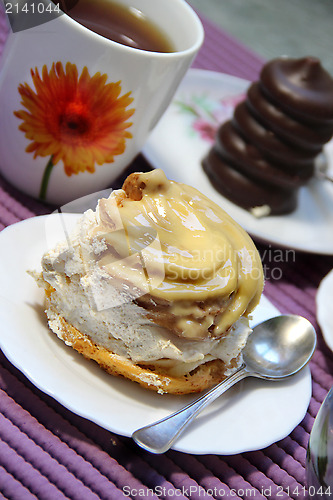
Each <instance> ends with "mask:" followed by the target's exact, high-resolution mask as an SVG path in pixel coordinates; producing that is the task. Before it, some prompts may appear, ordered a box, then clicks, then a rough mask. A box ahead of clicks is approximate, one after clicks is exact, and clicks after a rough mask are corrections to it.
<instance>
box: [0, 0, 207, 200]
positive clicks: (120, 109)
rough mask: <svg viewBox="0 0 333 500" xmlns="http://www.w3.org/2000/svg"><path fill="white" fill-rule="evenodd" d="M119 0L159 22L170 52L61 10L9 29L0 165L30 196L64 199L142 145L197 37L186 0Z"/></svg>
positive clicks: (0, 82)
mask: <svg viewBox="0 0 333 500" xmlns="http://www.w3.org/2000/svg"><path fill="white" fill-rule="evenodd" d="M117 1H118V2H119V3H122V4H124V5H131V6H134V7H136V8H137V9H139V11H141V12H142V13H143V14H145V15H146V16H147V18H148V19H150V20H151V21H152V22H154V23H155V24H156V25H157V26H160V27H161V28H162V29H163V31H164V32H165V33H166V35H167V36H168V37H169V39H170V40H171V41H172V44H173V46H174V51H173V52H167V53H162V52H151V51H145V50H140V49H137V48H132V47H128V46H125V45H121V44H120V43H116V42H114V41H111V40H109V39H107V38H104V37H102V36H101V35H99V34H97V33H95V32H93V31H90V30H89V29H87V28H86V27H84V26H83V25H81V24H79V23H78V22H77V21H75V20H73V19H72V18H71V17H69V16H68V15H67V14H62V15H59V16H56V17H55V18H53V19H51V18H50V20H49V21H47V22H44V23H42V24H39V25H38V26H35V27H30V28H28V29H23V30H21V31H16V32H13V31H11V32H10V34H9V37H8V40H7V43H6V46H5V50H4V53H3V56H2V60H1V67H0V127H1V133H0V172H1V174H2V175H3V176H4V177H5V178H6V179H7V180H8V181H9V182H10V183H11V184H13V185H14V186H16V187H17V188H18V189H20V190H21V191H23V192H25V193H26V194H28V195H30V196H32V197H34V198H39V199H42V200H45V201H46V202H48V203H53V204H59V205H61V204H64V203H67V202H69V201H71V200H73V199H75V198H79V197H81V196H84V195H86V194H89V193H92V192H95V191H99V190H101V189H104V188H106V187H109V186H110V185H111V184H112V182H113V181H114V180H115V179H116V178H117V177H119V175H120V174H121V173H122V172H123V171H124V170H125V168H126V167H127V166H128V165H129V164H130V163H131V161H132V160H133V159H134V158H135V156H136V155H137V154H138V153H139V152H140V150H141V149H142V147H143V145H144V143H145V141H146V139H147V137H148V135H149V132H150V131H151V130H152V128H153V127H154V125H155V124H156V123H157V121H158V120H159V119H160V117H161V115H162V114H163V112H164V111H165V109H166V108H167V106H168V104H169V103H170V101H171V99H172V97H173V95H174V93H175V91H176V89H177V87H178V85H179V83H180V82H181V80H182V78H183V76H184V74H185V73H186V71H187V69H188V68H189V66H190V65H191V63H192V61H193V58H194V57H195V55H196V54H197V52H198V50H199V48H200V46H201V44H202V42H203V38H204V31H203V27H202V24H201V22H200V20H199V18H198V16H197V15H196V14H195V12H194V11H193V10H192V8H191V7H190V6H189V5H188V4H187V3H186V2H185V1H184V0H121V1H120V0H117ZM12 4H13V2H12ZM33 4H34V5H35V6H36V7H38V6H39V7H38V8H39V9H41V7H40V5H43V6H44V7H42V8H43V10H44V11H45V9H46V8H48V9H49V10H50V9H52V8H54V6H55V4H53V2H50V0H40V1H37V2H32V3H30V7H31V5H33ZM17 5H19V3H18V4H17ZM26 5H29V2H28V4H26ZM50 6H51V7H50ZM52 6H53V7H52ZM36 7H34V8H36ZM20 15H22V16H23V15H24V13H20ZM45 15H47V11H45V13H44V16H45ZM170 147H172V144H170Z"/></svg>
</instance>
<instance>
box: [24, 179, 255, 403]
mask: <svg viewBox="0 0 333 500" xmlns="http://www.w3.org/2000/svg"><path fill="white" fill-rule="evenodd" d="M41 267H42V270H41V272H39V273H36V272H35V273H34V277H35V278H36V279H37V282H38V284H39V285H40V286H42V287H43V288H44V289H45V296H46V314H47V318H48V324H49V326H50V329H51V330H52V331H53V332H54V333H56V334H57V335H58V337H59V338H60V339H62V340H63V341H64V342H65V343H66V344H67V345H69V346H71V347H73V348H74V349H75V350H77V351H78V352H80V353H81V354H83V356H85V357H86V358H89V359H93V360H95V361H96V362H97V363H98V364H99V365H100V366H101V367H102V368H103V369H105V370H106V371H107V372H108V373H110V374H112V375H122V376H124V377H126V378H128V379H130V380H133V381H135V382H138V383H139V384H140V385H141V386H143V387H146V388H149V389H153V390H155V391H157V392H160V393H163V392H166V393H173V394H186V393H190V392H199V391H202V390H204V389H206V388H208V387H210V386H211V385H213V384H215V383H217V382H220V381H221V380H223V379H224V378H225V376H226V375H228V374H230V373H232V372H233V371H235V370H236V369H237V367H238V366H239V365H240V364H241V362H242V355H241V352H242V349H243V347H244V346H245V343H246V340H247V337H248V335H249V334H250V332H251V329H250V328H249V315H250V313H251V311H253V309H254V308H255V307H256V305H257V304H258V302H259V300H260V296H261V293H262V289H263V270H262V265H261V260H260V256H259V254H258V252H257V249H256V247H255V246H254V243H253V242H252V240H251V238H250V237H249V235H248V234H247V233H246V232H245V231H244V230H243V229H242V228H241V227H240V226H239V225H238V224H237V223H236V222H235V221H234V220H233V219H231V217H230V216H228V215H227V214H226V213H225V212H224V211H223V210H222V209H221V208H220V207H219V206H217V205H216V204H214V203H213V202H212V201H210V200H209V199H208V198H206V197H205V196H204V195H202V194H201V193H200V192H199V191H197V190H196V189H194V188H192V187H190V186H187V185H184V184H179V183H176V182H173V181H170V180H168V179H167V178H166V176H165V174H164V173H163V171H162V170H159V169H157V170H153V171H152V172H148V173H134V174H131V175H129V177H127V179H126V180H125V182H124V184H123V187H122V189H119V190H116V191H113V192H112V193H111V195H110V196H109V198H103V199H100V200H99V202H98V205H97V208H96V210H95V211H92V210H88V211H86V212H85V213H84V214H83V216H82V217H80V219H79V221H78V223H77V226H76V229H75V231H74V233H73V234H72V235H71V236H70V237H69V238H67V239H66V241H64V242H60V243H59V244H58V245H57V246H56V248H54V249H52V250H49V251H47V252H46V253H45V255H44V256H43V257H42V262H41Z"/></svg>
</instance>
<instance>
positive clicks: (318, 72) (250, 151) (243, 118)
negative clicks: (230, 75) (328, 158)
mask: <svg viewBox="0 0 333 500" xmlns="http://www.w3.org/2000/svg"><path fill="white" fill-rule="evenodd" d="M332 134H333V78H332V77H331V75H329V73H327V71H326V70H325V69H324V68H323V67H322V66H321V63H320V61H319V60H318V59H316V58H314V57H305V58H302V59H291V58H287V57H285V58H277V59H273V60H272V61H270V62H268V63H267V64H265V65H264V66H263V68H262V70H261V73H260V78H259V81H257V82H254V83H253V84H251V85H250V87H249V89H248V91H247V95H246V98H245V100H244V101H243V102H241V103H239V104H238V105H237V106H236V108H235V110H234V114H233V117H232V119H231V120H229V121H227V122H226V123H224V124H221V126H220V127H219V129H218V132H217V136H216V140H215V144H214V146H213V147H212V148H211V150H210V151H209V153H208V155H207V156H206V157H205V158H204V160H203V168H204V171H205V172H206V174H207V175H208V177H209V179H210V181H211V182H212V184H213V185H214V187H215V188H216V189H217V190H218V191H220V192H221V194H223V195H224V196H226V197H227V198H229V199H230V200H231V201H233V202H234V203H236V204H237V205H239V206H241V207H243V208H245V209H247V210H250V211H253V213H258V212H259V213H262V214H265V215H268V214H271V215H279V214H287V213H290V212H292V211H293V210H295V208H296V207H297V198H298V196H297V195H298V190H299V188H300V187H301V186H303V185H305V184H306V183H307V182H308V181H309V180H310V179H311V178H312V177H313V175H314V171H315V161H316V158H317V156H318V155H319V154H320V153H321V152H322V150H323V146H324V144H325V143H326V142H328V141H329V140H330V139H331V137H332Z"/></svg>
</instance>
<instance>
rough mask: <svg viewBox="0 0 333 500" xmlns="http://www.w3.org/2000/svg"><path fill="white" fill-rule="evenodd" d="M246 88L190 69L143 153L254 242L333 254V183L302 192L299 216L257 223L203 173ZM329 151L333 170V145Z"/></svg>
mask: <svg viewBox="0 0 333 500" xmlns="http://www.w3.org/2000/svg"><path fill="white" fill-rule="evenodd" d="M248 85H249V82H248V81H246V80H241V79H239V78H235V77H232V76H229V75H225V74H221V73H215V72H211V71H204V70H196V69H192V70H189V71H188V73H187V75H186V76H185V79H184V80H183V82H182V84H181V86H180V87H179V89H178V91H177V93H176V96H175V98H174V100H173V102H172V103H171V104H170V106H169V108H168V109H167V111H166V113H165V115H164V116H163V117H162V119H161V120H160V122H159V123H158V125H157V126H156V128H155V129H154V130H153V132H152V134H151V136H150V138H149V140H148V142H147V143H146V144H145V147H144V149H143V153H144V155H145V156H146V158H147V160H148V161H149V162H150V163H151V164H152V166H154V167H155V168H162V169H163V170H164V171H165V173H166V175H167V176H168V177H169V178H170V179H173V180H176V181H178V182H184V183H187V184H190V185H192V186H193V187H195V188H197V189H199V190H200V191H201V192H202V193H204V194H206V195H207V196H208V197H209V198H210V199H212V200H213V201H214V202H215V203H217V204H218V205H221V206H222V207H223V208H224V209H225V210H226V211H227V212H228V213H229V214H230V215H231V216H232V217H233V218H234V219H235V220H236V221H237V222H238V223H239V224H241V225H242V226H243V227H244V228H245V229H246V230H247V231H248V232H249V233H250V234H251V235H252V236H253V237H256V238H258V239H260V240H263V241H266V242H270V243H272V244H276V245H279V246H283V247H288V248H293V249H295V250H302V251H307V252H313V253H319V254H327V255H333V231H332V230H331V229H332V227H333V183H330V182H328V181H325V182H324V181H318V180H313V181H311V182H310V183H309V185H308V186H307V187H303V188H302V189H301V190H300V199H299V207H298V209H297V210H296V211H295V212H293V213H292V214H289V215H284V216H274V217H265V218H261V219H258V218H255V217H254V216H253V215H251V214H250V213H249V212H247V211H246V210H244V209H242V208H240V207H238V206H236V205H235V204H233V203H231V202H230V201H229V200H227V199H226V198H224V197H223V196H222V195H220V194H219V193H218V192H217V191H216V190H215V189H214V188H213V187H212V185H211V183H210V182H209V180H208V178H207V176H206V174H205V173H204V171H203V169H202V167H201V161H202V159H203V158H204V156H205V154H206V153H207V152H208V150H209V148H210V147H211V145H212V138H213V136H214V131H215V130H216V127H217V125H218V124H219V123H222V122H224V121H225V120H226V119H228V118H229V117H230V116H231V115H232V113H233V109H234V106H235V104H236V103H237V102H238V101H239V100H240V99H242V98H243V97H244V93H245V91H246V89H247V87H248ZM325 152H326V155H327V157H328V160H329V164H330V168H332V169H333V160H332V159H333V142H332V141H331V142H330V143H329V144H328V146H327V147H326V148H325Z"/></svg>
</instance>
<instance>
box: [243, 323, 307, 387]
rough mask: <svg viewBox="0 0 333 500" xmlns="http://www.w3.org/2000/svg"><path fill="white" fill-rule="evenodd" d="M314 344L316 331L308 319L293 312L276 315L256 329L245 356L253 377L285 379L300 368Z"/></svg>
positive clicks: (247, 344) (245, 361)
mask: <svg viewBox="0 0 333 500" xmlns="http://www.w3.org/2000/svg"><path fill="white" fill-rule="evenodd" d="M315 346H316V332H315V330H314V328H313V326H312V325H311V323H310V322H309V321H308V320H307V319H305V318H303V317H301V316H296V315H291V314H290V315H284V316H276V317H275V318H271V319H269V320H267V321H264V322H263V323H260V324H259V325H257V326H256V327H255V328H254V329H253V332H252V333H251V335H250V336H249V338H248V341H247V343H246V346H245V349H244V351H243V359H244V363H245V365H246V369H247V370H248V371H252V372H254V373H253V376H258V377H259V378H266V379H268V380H274V379H282V378H285V377H289V376H291V375H294V374H295V373H297V372H298V371H299V370H301V369H302V368H303V367H304V366H305V365H306V364H307V363H308V362H309V360H310V358H311V357H312V354H313V352H314V349H315ZM255 373H256V374H257V375H255Z"/></svg>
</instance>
